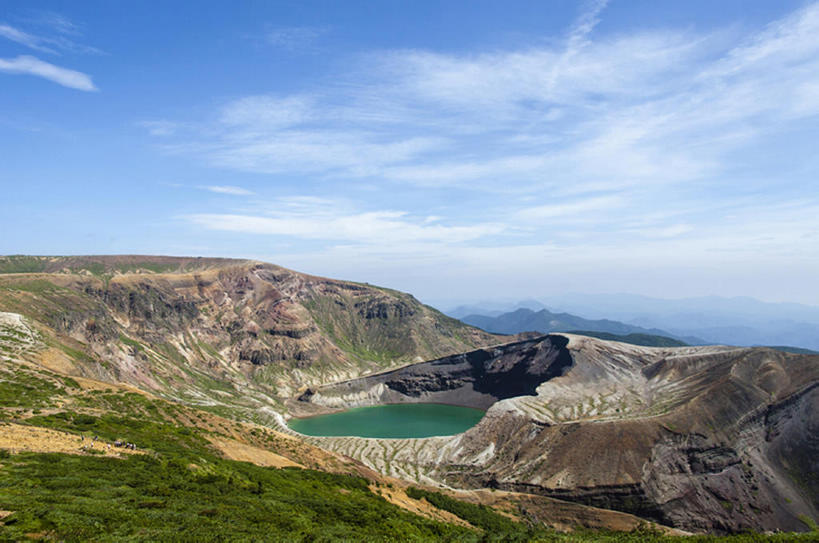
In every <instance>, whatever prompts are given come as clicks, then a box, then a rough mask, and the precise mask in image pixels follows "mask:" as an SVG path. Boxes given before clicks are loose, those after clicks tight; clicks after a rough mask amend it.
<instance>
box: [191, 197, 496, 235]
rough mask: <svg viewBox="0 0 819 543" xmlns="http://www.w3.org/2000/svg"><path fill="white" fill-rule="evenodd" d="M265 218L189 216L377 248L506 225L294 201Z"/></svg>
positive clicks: (208, 224) (234, 228)
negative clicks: (447, 222)
mask: <svg viewBox="0 0 819 543" xmlns="http://www.w3.org/2000/svg"><path fill="white" fill-rule="evenodd" d="M268 207H269V210H268V212H267V213H264V214H252V215H251V214H242V213H197V214H190V215H185V216H184V217H183V218H184V219H185V220H187V221H189V222H191V223H193V224H195V225H198V226H201V227H204V228H206V229H209V230H222V231H229V232H241V233H247V234H264V235H270V236H285V237H292V238H297V239H310V240H329V241H335V242H342V243H348V244H350V243H352V244H365V245H377V246H380V247H388V246H390V245H393V244H396V243H398V244H402V243H403V244H415V243H419V242H420V243H424V242H427V243H429V242H435V243H443V244H452V243H461V242H465V241H471V240H476V239H480V238H483V237H486V236H490V235H496V234H500V233H502V232H503V231H504V230H505V229H506V227H505V226H504V225H502V224H500V223H494V222H488V223H481V224H472V225H469V226H461V225H449V226H448V225H444V224H439V223H438V222H437V221H434V220H433V221H429V220H427V219H428V217H413V216H411V215H410V214H409V213H407V212H405V211H395V210H380V211H357V210H354V209H349V206H348V205H347V204H346V203H345V202H334V201H331V200H322V199H316V198H291V199H280V200H278V201H276V202H271V203H270V205H269V206H268Z"/></svg>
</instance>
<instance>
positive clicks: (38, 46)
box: [0, 12, 102, 55]
mask: <svg viewBox="0 0 819 543" xmlns="http://www.w3.org/2000/svg"><path fill="white" fill-rule="evenodd" d="M30 22H31V23H34V25H35V26H39V27H41V29H42V28H43V27H45V30H46V32H47V35H42V34H39V33H37V34H35V33H33V32H28V31H23V30H20V29H19V28H16V27H13V26H11V25H9V24H6V23H0V37H3V38H6V39H8V40H11V41H14V42H16V43H19V44H20V45H24V46H25V47H28V48H29V49H33V50H35V51H39V52H41V53H48V54H51V55H60V54H61V53H64V52H68V53H79V54H102V51H100V50H99V49H97V48H96V47H91V46H89V45H84V44H82V43H79V42H77V41H75V40H74V39H73V38H72V37H78V36H81V35H82V33H81V32H80V29H79V27H78V26H77V25H76V24H74V23H73V22H71V21H70V20H69V19H68V18H66V17H64V16H62V15H59V14H57V13H52V12H43V13H41V14H40V16H39V17H36V18H34V19H31V20H30ZM69 36H72V37H69Z"/></svg>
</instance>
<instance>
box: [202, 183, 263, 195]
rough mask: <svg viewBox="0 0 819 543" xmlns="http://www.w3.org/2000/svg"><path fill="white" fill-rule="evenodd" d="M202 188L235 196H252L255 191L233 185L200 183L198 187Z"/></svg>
mask: <svg viewBox="0 0 819 543" xmlns="http://www.w3.org/2000/svg"><path fill="white" fill-rule="evenodd" d="M197 188H199V189H202V190H207V191H209V192H215V193H217V194H230V195H233V196H250V195H252V194H253V191H251V190H247V189H243V188H242V187H234V186H233V185H200V186H199V187H197Z"/></svg>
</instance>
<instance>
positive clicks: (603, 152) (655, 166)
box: [163, 1, 819, 281]
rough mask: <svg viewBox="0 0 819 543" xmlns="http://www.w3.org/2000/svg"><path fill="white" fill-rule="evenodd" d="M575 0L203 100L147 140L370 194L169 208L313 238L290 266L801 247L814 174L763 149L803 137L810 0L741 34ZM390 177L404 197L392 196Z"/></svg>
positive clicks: (504, 262) (710, 253)
mask: <svg viewBox="0 0 819 543" xmlns="http://www.w3.org/2000/svg"><path fill="white" fill-rule="evenodd" d="M585 6H586V11H584V12H583V13H582V14H581V15H580V16H579V18H578V19H577V21H576V22H575V24H574V25H572V26H571V27H570V28H568V29H567V31H566V33H565V34H564V36H563V39H562V41H561V40H549V41H548V42H538V41H537V40H533V41H532V43H546V45H535V46H532V47H528V48H522V49H516V50H492V51H473V52H472V53H468V54H467V53H459V54H453V53H444V52H440V51H431V50H392V51H375V52H370V53H368V54H366V55H362V56H361V57H360V58H359V59H358V61H357V62H352V63H351V64H345V66H344V71H343V72H340V73H338V74H335V75H336V77H335V78H334V81H335V83H333V84H330V85H326V86H324V87H319V86H316V87H311V88H307V89H305V90H304V91H303V92H299V93H293V94H281V93H270V94H263V95H252V96H245V97H239V98H236V99H234V100H232V101H229V102H227V103H224V104H222V105H221V106H220V107H219V108H218V109H216V110H215V111H214V112H213V114H212V116H211V117H210V118H209V119H203V120H202V121H201V122H200V124H199V125H197V126H189V127H187V128H186V129H184V130H180V131H178V132H177V133H175V134H174V137H173V138H171V139H170V143H164V144H163V148H164V149H166V150H168V151H170V152H174V153H180V154H185V155H188V156H193V157H196V158H197V159H199V160H202V161H205V162H206V163H208V164H211V165H214V166H218V167H220V168H227V169H231V170H236V171H239V172H249V173H253V174H264V175H266V176H268V177H267V179H273V180H280V179H292V178H297V179H301V180H302V181H303V183H304V185H305V194H308V193H309V190H308V186H310V185H315V186H317V187H321V188H322V189H326V188H327V187H337V186H341V187H344V189H345V190H348V191H357V194H365V193H366V194H365V198H368V199H369V200H368V201H369V202H370V205H369V207H368V208H367V209H360V208H357V207H355V206H352V207H349V206H348V207H342V208H335V209H334V210H333V206H330V209H328V208H327V207H326V206H325V205H324V204H318V203H316V202H311V201H309V200H301V201H300V203H299V204H298V206H297V208H296V207H293V206H295V203H294V202H293V201H290V202H282V201H277V202H275V205H271V208H270V209H264V210H262V211H259V210H258V209H251V210H247V209H231V210H216V211H213V210H209V211H208V212H204V213H197V214H190V215H186V217H185V219H186V220H187V221H188V222H190V223H192V224H195V225H197V226H199V227H202V228H206V229H213V230H223V231H232V232H243V233H255V234H260V235H269V236H271V237H277V238H282V239H286V238H288V237H290V238H295V239H303V240H304V239H307V240H318V241H322V242H323V243H320V244H319V245H321V251H318V252H316V253H310V254H307V253H303V254H302V255H301V256H299V255H296V254H294V255H289V257H290V258H292V260H291V262H292V263H294V264H295V263H304V264H305V265H306V266H307V267H308V269H316V268H315V267H314V265H313V261H312V260H311V259H315V262H318V261H319V260H321V261H323V262H324V263H325V264H326V263H327V262H332V263H333V265H336V263H338V262H342V261H343V262H346V261H347V260H344V259H349V261H350V262H356V263H358V262H363V261H367V259H370V261H371V262H373V263H375V262H380V263H381V264H379V265H380V266H382V267H381V269H387V268H386V267H384V266H386V264H384V262H386V261H389V262H400V265H401V266H405V265H406V263H407V262H410V261H413V262H424V263H426V264H428V265H429V269H430V270H435V269H436V268H448V269H449V268H455V267H457V269H458V270H465V269H481V270H491V271H493V273H503V272H504V271H505V270H509V269H517V268H518V267H519V268H520V269H521V270H523V269H524V268H525V269H526V270H528V271H525V272H524V271H520V274H523V275H517V277H523V276H524V275H525V274H529V277H530V278H531V279H532V281H535V280H536V278H537V274H538V273H540V272H541V270H543V269H544V268H545V267H548V266H549V265H553V264H554V262H556V261H558V260H559V261H560V262H561V266H562V265H563V263H564V262H566V263H567V264H566V265H567V266H569V267H571V269H572V270H573V271H574V272H576V273H577V274H578V276H580V275H582V274H584V273H587V272H585V271H584V270H585V269H586V268H590V267H594V268H595V269H596V268H598V267H599V265H596V264H594V262H595V261H598V262H605V263H607V264H606V266H607V267H611V268H615V267H617V266H620V267H622V270H628V273H631V274H639V273H644V272H643V271H641V269H642V268H641V266H643V267H645V266H648V265H652V266H653V265H655V263H656V262H657V261H658V259H663V260H664V261H666V262H668V263H671V264H669V265H672V264H673V266H678V267H679V269H681V270H682V269H690V268H691V267H696V266H699V267H701V268H702V269H707V268H713V267H714V266H717V265H721V264H715V262H718V263H724V264H725V265H726V269H731V270H733V271H737V270H740V271H741V270H742V269H744V268H743V266H747V265H748V263H750V262H754V261H755V259H756V260H758V259H759V258H760V256H759V255H763V254H764V255H771V258H774V255H776V257H780V256H782V255H786V256H787V258H788V259H790V260H789V261H791V262H799V263H805V262H806V259H808V258H809V257H810V258H819V255H817V254H816V252H815V251H816V250H819V249H816V250H813V253H812V254H809V253H810V251H806V250H805V249H804V247H805V245H806V243H807V242H806V240H808V239H810V240H815V239H819V238H817V236H819V234H817V232H819V224H818V223H817V219H816V217H817V216H819V208H817V207H816V205H817V204H816V202H813V201H810V202H803V204H804V205H802V206H800V205H797V204H796V203H795V202H796V200H795V199H794V196H795V195H799V194H803V193H804V192H805V187H804V183H813V184H815V183H816V180H815V176H814V177H810V176H811V172H810V171H809V170H803V171H797V168H798V167H799V166H798V165H797V164H793V163H786V162H783V161H781V160H777V159H776V157H775V156H773V154H768V153H767V149H768V147H769V146H770V147H771V148H774V147H776V146H777V140H778V139H779V138H780V137H781V135H782V134H789V133H795V132H796V131H799V130H804V131H806V132H808V133H810V134H814V133H815V119H816V116H817V115H819V98H818V97H819V92H817V89H819V3H813V4H810V5H808V6H806V7H805V8H803V9H799V10H797V11H794V12H793V13H791V14H789V15H787V16H785V17H783V18H782V19H780V20H778V21H774V22H772V23H771V24H769V25H767V26H766V27H764V28H759V29H756V30H755V31H753V32H749V31H746V32H745V34H744V35H743V34H741V33H740V32H738V31H737V30H736V29H735V28H734V29H730V30H720V29H716V30H713V31H709V32H705V33H704V32H698V31H696V30H693V29H691V28H688V29H678V30H675V29H668V28H666V29H663V30H662V31H656V30H651V29H641V30H640V31H637V32H632V33H629V34H622V33H621V34H616V35H614V34H603V35H599V33H598V22H599V21H600V19H601V18H602V17H604V16H605V7H606V3H605V2H603V1H598V2H588V3H586V4H585ZM345 60H348V59H345ZM811 127H813V128H811ZM754 149H766V152H764V153H763V152H758V151H755V150H754ZM738 157H741V158H738ZM761 165H762V166H765V167H766V168H768V171H769V172H770V171H774V172H776V173H775V174H774V175H768V174H767V173H762V170H763V168H761V167H760V166H761ZM800 181H801V182H803V186H802V187H801V188H796V189H794V188H793V187H789V186H788V184H789V183H790V184H791V185H795V184H799V182H800ZM254 187H255V185H254ZM259 192H260V193H263V190H262V189H259ZM393 192H395V193H399V192H400V194H401V196H403V195H410V198H408V201H407V204H406V205H403V203H402V204H400V205H396V204H395V202H401V200H400V199H399V198H401V196H394V195H393ZM413 199H414V200H413ZM438 200H440V201H441V202H442V204H441V206H440V209H438V208H436V209H434V210H430V209H429V208H430V206H431V204H430V202H433V201H438ZM761 200H764V205H762V204H760V201H761ZM419 202H421V203H419ZM413 204H415V205H413ZM373 209H375V210H373ZM396 209H398V211H396ZM432 213H434V214H435V216H436V217H435V218H434V220H431V219H430V217H429V215H431V214H432ZM806 236H807V237H806ZM810 236H813V237H810ZM815 245H816V247H819V244H815ZM338 265H339V266H340V265H341V264H338ZM375 265H376V264H373V266H375ZM808 267H809V266H808ZM805 269H808V268H805ZM810 269H815V265H813V267H812V268H810ZM340 271H341V272H342V273H345V272H344V271H343V270H340ZM430 273H431V274H432V273H433V272H432V271H430ZM487 273H489V271H487ZM516 273H517V272H516ZM622 273H623V275H624V276H625V275H626V271H623V272H622Z"/></svg>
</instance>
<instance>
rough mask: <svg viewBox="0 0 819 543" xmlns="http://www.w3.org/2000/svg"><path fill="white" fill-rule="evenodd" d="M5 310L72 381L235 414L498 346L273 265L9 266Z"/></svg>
mask: <svg viewBox="0 0 819 543" xmlns="http://www.w3.org/2000/svg"><path fill="white" fill-rule="evenodd" d="M0 272H6V273H4V274H0V311H6V312H13V313H16V314H21V315H24V316H26V317H27V318H28V319H30V321H31V322H32V323H35V324H36V326H38V327H40V328H41V331H42V333H43V334H44V337H47V343H48V344H49V346H50V348H52V350H53V351H54V353H55V355H54V357H52V358H54V359H55V360H57V359H59V360H60V362H59V364H61V365H62V366H61V369H63V370H65V371H67V372H69V373H71V374H75V375H80V376H87V377H93V378H97V379H102V380H105V381H109V382H124V383H130V384H133V385H136V386H139V387H140V388H142V389H145V390H150V391H153V392H156V393H159V394H163V395H165V396H169V397H173V398H178V399H183V400H185V401H187V402H192V403H198V404H202V405H212V406H219V405H223V406H224V407H225V408H231V407H235V406H244V407H248V408H257V407H260V406H269V405H273V404H275V403H277V402H278V401H279V400H280V399H281V398H285V397H288V396H290V395H292V394H293V393H295V392H296V391H297V390H298V389H300V388H302V387H305V386H309V385H314V384H318V383H322V382H328V381H333V380H338V379H343V378H347V377H353V376H359V375H362V374H366V373H368V372H373V371H377V370H381V369H385V368H391V367H395V366H400V365H403V364H407V363H410V362H413V361H420V360H425V359H430V358H435V357H439V356H444V355H448V354H452V353H456V352H461V351H464V350H469V349H472V348H475V347H477V346H481V345H489V344H494V343H498V342H499V341H501V340H500V338H498V337H496V336H493V335H491V334H488V333H485V332H482V331H480V330H477V329H474V328H472V327H469V326H466V325H464V324H462V323H460V322H458V321H456V320H454V319H451V318H449V317H446V316H444V315H443V314H441V313H439V312H437V311H435V310H434V309H432V308H429V307H427V306H424V305H423V304H421V303H419V302H418V301H417V300H416V299H415V298H413V297H412V296H410V295H408V294H404V293H400V292H396V291H392V290H388V289H383V288H377V287H373V286H370V285H364V284H357V283H350V282H345V281H335V280H331V279H325V278H320V277H314V276H310V275H305V274H301V273H297V272H294V271H291V270H287V269H285V268H281V267H279V266H274V265H272V264H265V263H262V262H254V261H241V260H229V259H210V258H174V257H143V256H100V257H2V258H0Z"/></svg>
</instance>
